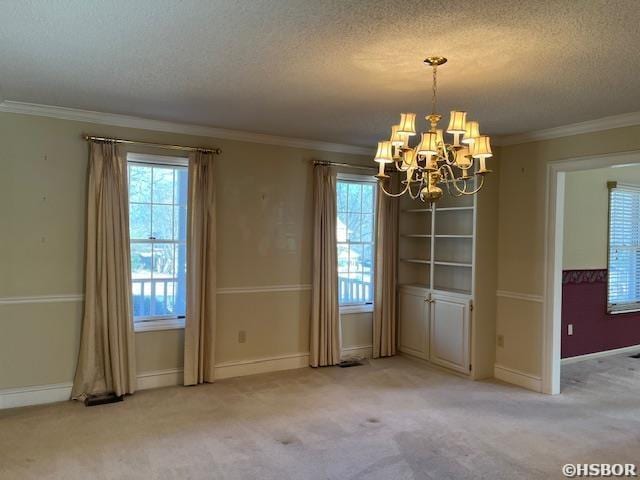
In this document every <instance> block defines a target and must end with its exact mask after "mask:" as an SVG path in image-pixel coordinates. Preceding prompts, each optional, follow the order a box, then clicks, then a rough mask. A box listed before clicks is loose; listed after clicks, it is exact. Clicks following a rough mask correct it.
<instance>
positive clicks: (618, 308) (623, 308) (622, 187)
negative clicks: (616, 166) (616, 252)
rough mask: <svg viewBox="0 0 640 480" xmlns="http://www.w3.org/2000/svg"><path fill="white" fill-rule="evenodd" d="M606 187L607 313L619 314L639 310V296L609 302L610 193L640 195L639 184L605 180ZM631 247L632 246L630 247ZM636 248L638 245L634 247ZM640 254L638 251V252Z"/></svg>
mask: <svg viewBox="0 0 640 480" xmlns="http://www.w3.org/2000/svg"><path fill="white" fill-rule="evenodd" d="M607 188H608V203H609V205H608V218H607V313H608V314H610V315H613V314H620V313H631V312H638V311H640V298H638V299H636V301H635V302H627V303H619V304H615V303H611V301H610V297H609V294H610V291H609V287H610V283H611V249H612V246H611V234H612V232H611V226H612V225H611V224H612V221H613V218H612V215H611V208H612V195H613V193H614V191H615V190H619V191H627V192H632V193H635V194H637V195H638V196H639V197H640V186H639V185H629V184H624V183H619V182H607ZM638 223H639V224H640V218H639V219H638ZM631 248H633V247H631ZM636 248H638V247H636ZM638 255H640V253H638Z"/></svg>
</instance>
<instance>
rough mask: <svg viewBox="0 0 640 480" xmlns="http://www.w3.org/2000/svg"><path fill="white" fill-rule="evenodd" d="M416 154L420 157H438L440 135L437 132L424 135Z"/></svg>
mask: <svg viewBox="0 0 640 480" xmlns="http://www.w3.org/2000/svg"><path fill="white" fill-rule="evenodd" d="M416 153H417V154H418V155H436V154H437V153H438V134H437V133H436V132H425V133H423V134H422V141H421V142H420V145H418V148H417V149H416Z"/></svg>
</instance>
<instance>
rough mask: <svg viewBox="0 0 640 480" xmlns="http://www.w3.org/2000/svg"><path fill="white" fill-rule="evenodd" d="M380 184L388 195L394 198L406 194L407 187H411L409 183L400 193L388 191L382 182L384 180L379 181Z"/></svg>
mask: <svg viewBox="0 0 640 480" xmlns="http://www.w3.org/2000/svg"><path fill="white" fill-rule="evenodd" d="M378 186H379V187H380V189H381V190H382V191H383V192H384V193H385V195H387V196H388V197H393V198H397V197H401V196H402V195H404V194H405V193H406V192H407V189H408V188H409V185H408V184H407V186H406V187H405V188H404V190H402V191H401V192H400V193H391V192H387V190H386V189H385V188H384V185H383V184H382V182H379V183H378Z"/></svg>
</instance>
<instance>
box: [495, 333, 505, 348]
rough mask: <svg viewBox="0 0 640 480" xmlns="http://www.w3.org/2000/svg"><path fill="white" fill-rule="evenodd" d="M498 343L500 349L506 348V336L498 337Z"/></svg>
mask: <svg viewBox="0 0 640 480" xmlns="http://www.w3.org/2000/svg"><path fill="white" fill-rule="evenodd" d="M496 343H497V344H498V346H499V347H504V335H498V336H497V338H496Z"/></svg>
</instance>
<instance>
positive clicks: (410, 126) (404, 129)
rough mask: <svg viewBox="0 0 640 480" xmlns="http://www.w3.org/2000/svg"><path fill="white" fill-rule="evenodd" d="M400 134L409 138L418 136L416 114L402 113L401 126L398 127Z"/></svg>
mask: <svg viewBox="0 0 640 480" xmlns="http://www.w3.org/2000/svg"><path fill="white" fill-rule="evenodd" d="M398 133H400V134H402V135H407V136H413V135H415V134H416V114H415V113H401V114H400V124H399V126H398Z"/></svg>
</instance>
